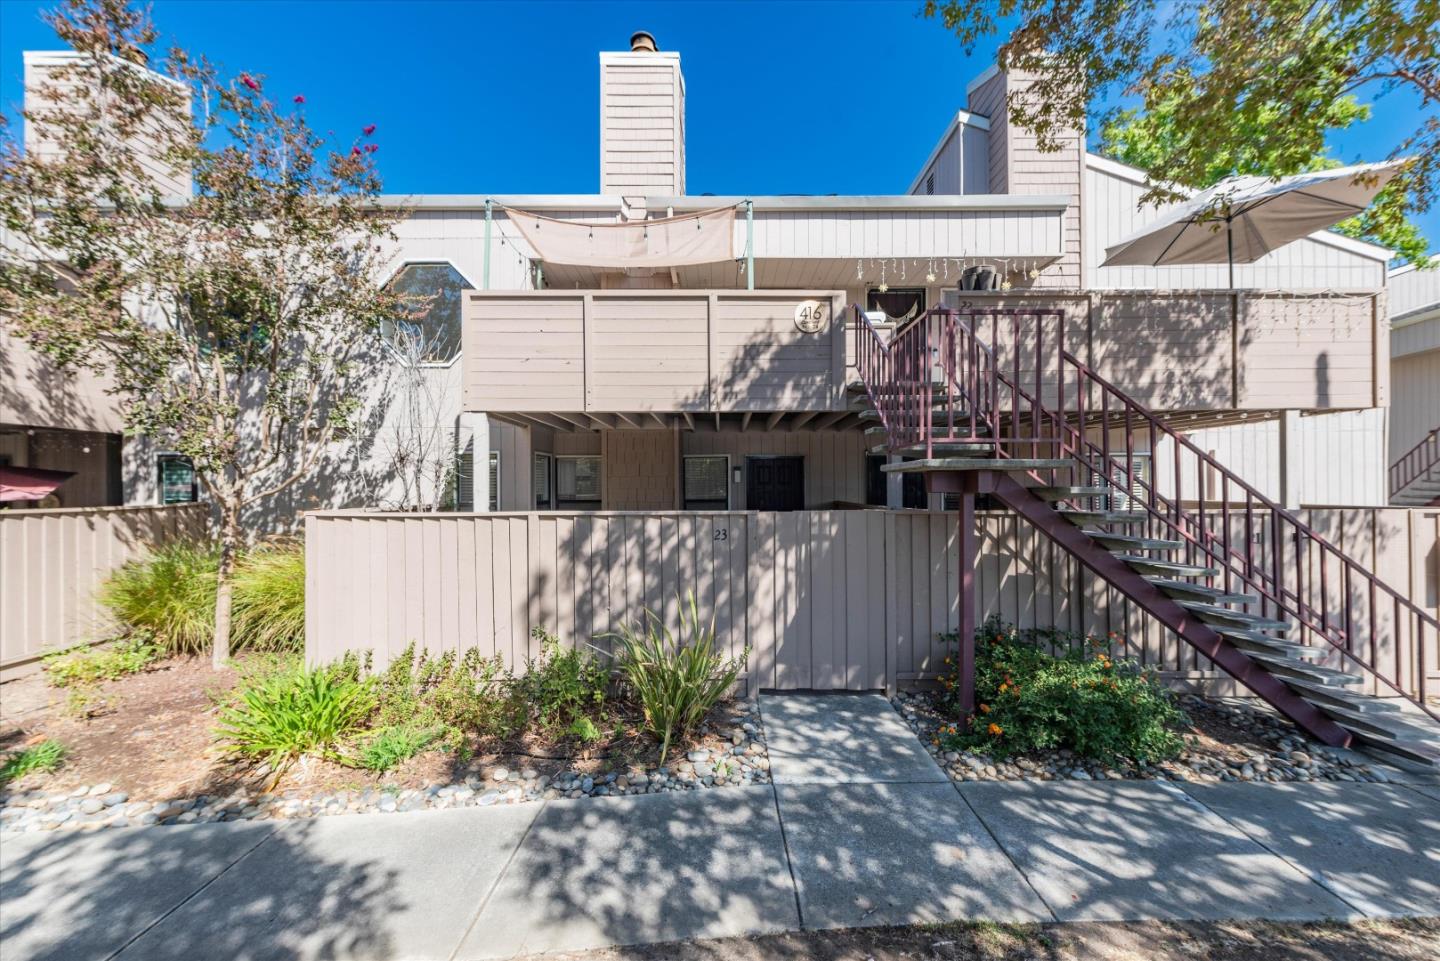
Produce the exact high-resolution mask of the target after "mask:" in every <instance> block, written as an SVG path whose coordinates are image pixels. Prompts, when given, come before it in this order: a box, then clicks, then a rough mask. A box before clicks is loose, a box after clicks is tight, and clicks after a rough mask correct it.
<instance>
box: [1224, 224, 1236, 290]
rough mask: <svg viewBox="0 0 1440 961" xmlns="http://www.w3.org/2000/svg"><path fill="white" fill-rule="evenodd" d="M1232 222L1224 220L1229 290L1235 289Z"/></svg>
mask: <svg viewBox="0 0 1440 961" xmlns="http://www.w3.org/2000/svg"><path fill="white" fill-rule="evenodd" d="M1233 224H1234V220H1232V219H1231V218H1230V217H1226V218H1225V260H1226V261H1227V262H1228V263H1229V264H1230V289H1231V290H1234V289H1235V233H1234V228H1233V226H1232V225H1233Z"/></svg>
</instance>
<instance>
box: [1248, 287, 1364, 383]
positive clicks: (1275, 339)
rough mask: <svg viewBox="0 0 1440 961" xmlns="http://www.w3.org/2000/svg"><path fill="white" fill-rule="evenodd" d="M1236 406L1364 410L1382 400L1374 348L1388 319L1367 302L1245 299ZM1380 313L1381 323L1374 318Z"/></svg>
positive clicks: (1342, 298)
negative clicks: (1378, 395)
mask: <svg viewBox="0 0 1440 961" xmlns="http://www.w3.org/2000/svg"><path fill="white" fill-rule="evenodd" d="M1241 303H1242V309H1241V315H1240V323H1239V328H1238V331H1237V338H1238V341H1237V342H1238V344H1239V345H1240V351H1241V358H1242V361H1241V365H1240V370H1239V378H1238V380H1239V385H1238V386H1239V398H1238V399H1239V406H1241V407H1247V408H1252V409H1253V408H1264V407H1281V408H1289V409H1291V410H1294V409H1325V408H1335V407H1340V408H1347V407H1348V408H1360V407H1371V406H1375V405H1377V404H1382V403H1385V402H1386V398H1384V397H1377V396H1376V392H1377V384H1376V377H1375V373H1376V342H1375V337H1376V334H1377V332H1378V330H1379V321H1380V319H1381V318H1382V317H1383V313H1381V312H1380V311H1378V310H1377V305H1376V300H1375V298H1374V297H1369V296H1363V295H1358V296H1348V297H1347V296H1338V297H1319V296H1317V297H1316V298H1313V299H1311V300H1309V301H1308V304H1309V305H1313V306H1303V307H1302V303H1305V302H1304V301H1301V300H1297V299H1296V298H1290V297H1248V296H1247V297H1243V298H1242V300H1241ZM1377 314H1378V316H1377Z"/></svg>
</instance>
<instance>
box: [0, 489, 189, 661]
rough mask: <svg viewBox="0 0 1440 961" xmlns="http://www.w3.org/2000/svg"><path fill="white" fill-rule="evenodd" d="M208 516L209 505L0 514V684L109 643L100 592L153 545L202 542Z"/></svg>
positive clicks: (106, 621)
mask: <svg viewBox="0 0 1440 961" xmlns="http://www.w3.org/2000/svg"><path fill="white" fill-rule="evenodd" d="M208 512H209V508H208V507H207V506H206V505H204V504H185V505H180V506H173V507H92V508H83V509H76V510H35V511H0V612H3V616H0V678H3V679H7V680H8V679H9V677H10V676H13V675H16V674H19V673H23V672H24V671H26V670H28V669H30V668H32V667H33V666H34V664H35V662H36V660H37V659H38V658H39V657H40V656H41V655H43V654H45V653H47V652H49V651H55V650H61V649H64V648H66V647H71V646H73V645H76V644H86V643H90V642H93V641H99V640H104V639H105V638H106V637H107V636H109V633H110V631H111V630H112V628H113V625H112V624H111V622H110V620H109V619H108V617H107V616H106V614H105V612H104V611H103V609H102V608H101V607H100V606H99V605H98V604H97V603H96V601H95V590H96V588H98V587H99V586H100V584H101V583H102V582H103V581H104V580H105V578H106V577H107V576H109V574H110V573H111V572H112V571H114V570H115V569H116V568H118V567H120V566H121V565H122V564H124V563H125V562H126V561H128V560H131V559H132V558H135V557H139V556H141V555H143V554H144V553H145V552H146V551H147V550H148V549H149V548H150V547H152V546H154V545H157V544H162V543H165V542H167V541H170V540H174V539H177V538H182V537H199V536H202V535H203V534H204V531H205V525H206V521H207V519H208V516H209V514H208Z"/></svg>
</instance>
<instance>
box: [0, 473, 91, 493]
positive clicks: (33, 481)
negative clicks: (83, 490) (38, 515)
mask: <svg viewBox="0 0 1440 961" xmlns="http://www.w3.org/2000/svg"><path fill="white" fill-rule="evenodd" d="M74 476H75V472H74V471H73V470H41V469H40V468H38V467H0V501H38V500H44V499H45V498H47V497H49V496H50V495H51V494H52V493H54V492H55V488H57V487H59V486H60V485H61V484H63V483H65V482H66V481H67V480H69V479H70V478H72V477H74Z"/></svg>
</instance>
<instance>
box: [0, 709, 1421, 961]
mask: <svg viewBox="0 0 1440 961" xmlns="http://www.w3.org/2000/svg"><path fill="white" fill-rule="evenodd" d="M825 700H827V701H830V702H831V703H830V704H828V705H822V706H819V707H817V706H814V705H809V706H806V705H800V706H799V707H800V708H803V711H802V714H803V715H804V716H805V717H806V719H807V723H816V724H819V725H820V728H821V729H822V730H832V728H831V727H830V725H832V724H834V723H840V724H846V723H853V724H855V725H858V726H865V725H870V726H872V727H873V726H874V725H875V723H876V715H874V714H873V713H872V711H873V704H872V703H863V704H862V703H859V702H855V701H852V702H850V703H847V702H846V699H844V698H836V699H830V698H827V699H825ZM785 707H787V705H779V704H776V705H772V707H771V708H766V707H765V706H764V702H763V701H762V710H765V711H766V712H767V713H766V723H767V728H769V729H770V730H771V731H772V732H773V733H772V737H773V736H774V735H777V734H778V735H779V737H777V738H776V740H777V741H778V742H779V744H780V746H783V745H784V744H785V743H786V736H785V733H784V732H783V731H782V730H781V728H783V727H786V726H787V725H788V723H789V722H786V721H784V719H783V717H784V714H783V710H782V708H785ZM788 707H792V708H794V707H795V705H789V706H788ZM797 709H798V708H797ZM815 711H829V712H835V714H836V715H843V714H846V713H848V714H849V715H850V718H851V720H850V721H845V720H844V718H841V717H830V718H826V717H821V716H818V715H816V714H814V713H813V712H815ZM881 730H882V735H883V732H884V726H883V721H882V725H881ZM911 740H912V742H913V738H912V739H911ZM795 743H799V742H795ZM896 743H897V744H899V743H901V742H899V741H897V742H896ZM840 744H841V742H840V741H839V740H837V741H836V753H834V754H833V755H832V756H830V757H828V758H827V759H826V760H825V762H824V764H825V766H826V767H827V768H828V770H827V771H822V772H820V773H819V774H817V772H816V771H815V770H813V769H808V770H801V771H799V773H795V774H794V775H793V776H792V777H791V778H789V779H786V778H783V777H780V776H777V778H776V780H777V783H776V784H775V785H774V786H773V787H772V786H769V785H766V786H759V787H746V788H725V789H718V790H706V791H696V792H691V793H684V794H659V795H643V796H638V797H624V798H594V799H591V798H586V799H580V800H573V801H571V800H559V801H550V802H546V803H536V804H524V805H515V806H511V807H501V808H467V809H461V810H451V811H433V812H416V813H411V814H382V815H353V816H343V817H331V818H320V819H316V820H311V821H303V822H261V823H252V824H245V823H231V824H206V825H193V826H184V827H181V826H176V827H165V828H140V829H126V830H109V831H102V832H98V833H94V834H88V835H66V836H63V837H62V836H55V835H14V836H6V837H3V838H0V940H3V945H4V947H3V955H4V957H5V959H6V961H30V959H41V958H54V959H66V961H81V959H90V958H94V959H106V958H113V957H117V956H118V957H119V958H120V959H125V961H128V959H132V958H135V959H143V961H152V959H155V961H158V959H168V958H176V959H182V958H183V959H193V958H227V959H229V958H236V959H264V958H276V959H279V958H355V959H362V958H363V959H370V958H374V959H400V958H406V959H421V958H424V959H428V958H439V959H480V958H496V957H508V956H510V955H513V954H517V953H528V952H539V951H547V950H562V949H580V948H586V947H595V946H601V945H607V944H629V943H641V942H650V941H663V940H671V939H678V938H690V937H719V936H727V935H744V934H759V933H768V932H777V931H784V930H793V929H798V928H802V927H804V928H826V927H842V926H857V925H875V924H894V923H905V922H916V921H937V920H944V919H980V918H987V919H993V920H996V921H1012V920H1051V919H1059V920H1094V919H1139V918H1158V919H1166V920H1190V919H1206V918H1237V919H1254V918H1264V919H1282V918H1287V919H1319V918H1354V917H1363V916H1387V915H1404V914H1432V915H1433V914H1440V867H1437V865H1440V797H1437V796H1436V795H1437V794H1440V791H1433V790H1432V791H1431V792H1430V793H1426V790H1427V789H1424V788H1421V789H1415V788H1411V787H1407V786H1403V785H1382V784H1338V783H1334V784H1332V783H1316V784H1296V785H1275V784H1241V783H1236V784H1216V785H1187V786H1185V788H1184V789H1183V790H1182V789H1181V788H1180V787H1179V786H1177V785H1173V784H1166V783H1160V782H1120V781H1112V782H1095V783H1084V782H1044V783H1025V782H1021V783H1013V782H1012V783H975V784H962V785H953V784H950V783H948V782H944V781H940V780H933V779H930V778H929V777H928V774H927V773H926V772H925V770H924V768H923V767H922V766H920V765H918V763H915V762H916V760H917V759H915V758H914V757H912V756H911V755H909V754H905V755H904V757H903V758H902V759H901V760H897V759H896V758H894V757H892V756H890V755H889V754H888V752H886V751H884V750H872V749H865V750H861V751H859V752H845V751H844V750H843V748H841V747H840ZM921 753H922V755H923V752H921ZM783 756H785V753H784V752H783V751H782V752H779V753H778V754H776V757H777V758H778V757H783ZM795 756H796V757H797V758H798V755H795ZM866 758H869V759H871V760H872V761H873V763H870V762H869V761H866V760H865V759H866ZM925 759H926V760H928V757H926V758H925ZM780 767H782V768H783V764H781V765H780ZM779 773H780V772H779V771H778V770H777V775H778V774H779Z"/></svg>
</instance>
